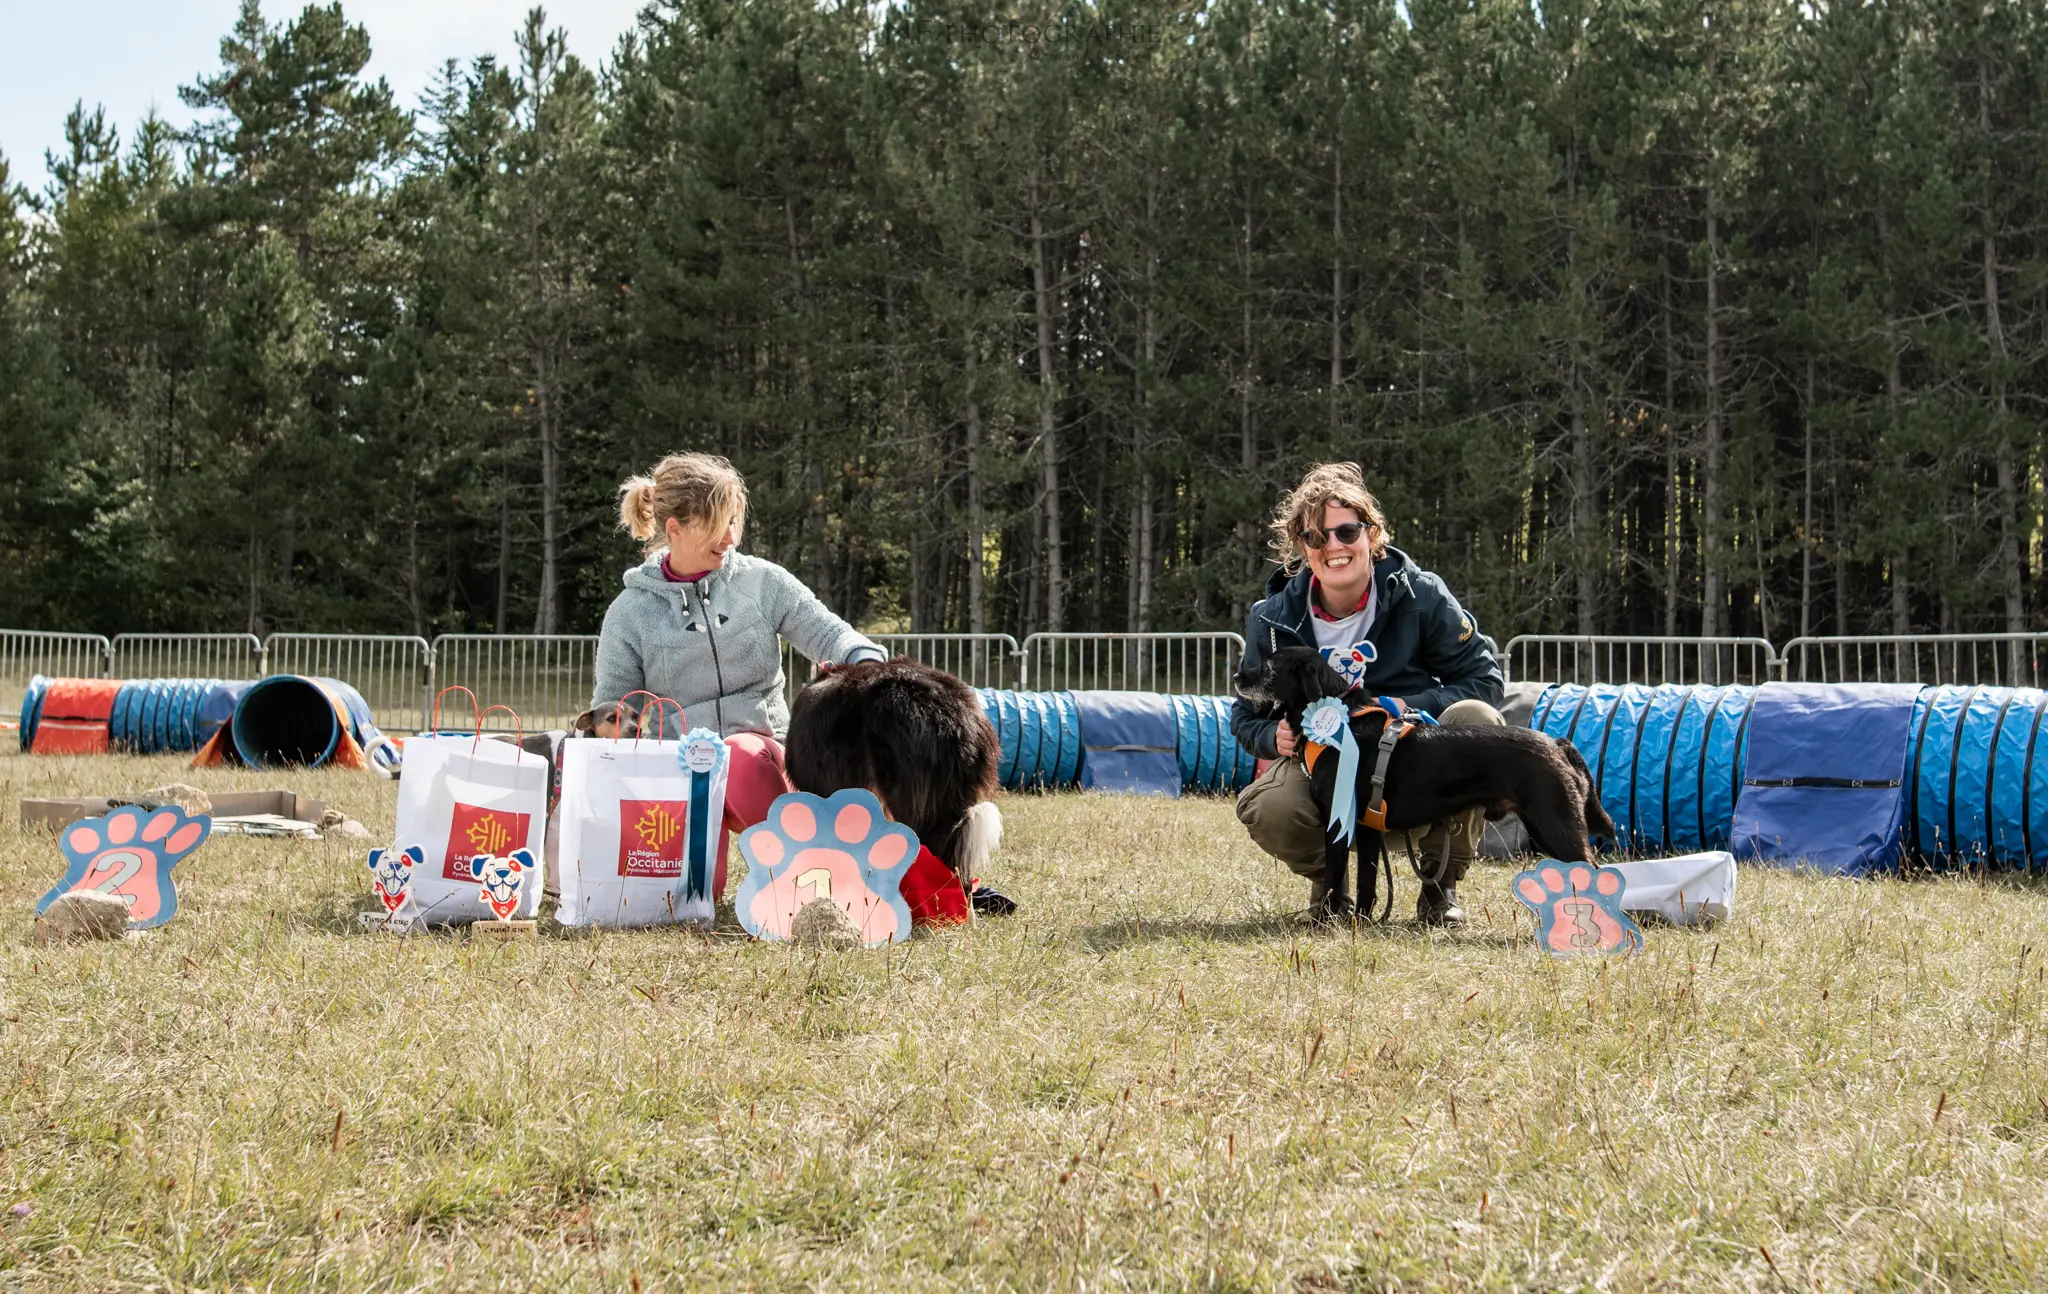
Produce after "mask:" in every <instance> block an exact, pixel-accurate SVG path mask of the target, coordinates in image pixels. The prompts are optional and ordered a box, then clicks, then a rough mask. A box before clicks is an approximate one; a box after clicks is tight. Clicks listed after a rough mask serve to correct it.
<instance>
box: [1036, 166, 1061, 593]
mask: <svg viewBox="0 0 2048 1294" xmlns="http://www.w3.org/2000/svg"><path fill="white" fill-rule="evenodd" d="M1048 241H1049V236H1048V235H1047V234H1046V231H1045V210H1044V202H1043V200H1042V197H1041V191H1040V187H1039V174H1038V168H1037V167H1036V166H1035V165H1034V166H1033V167H1032V171H1031V289H1032V295H1033V297H1034V299H1035V301H1036V305H1037V311H1036V313H1037V316H1038V441H1039V450H1040V452H1041V454H1042V458H1041V460H1040V461H1041V462H1042V464H1043V469H1044V470H1043V474H1042V476H1041V478H1040V488H1041V489H1042V490H1043V491H1044V493H1045V499H1044V508H1045V621H1046V628H1047V630H1049V631H1050V632H1053V633H1058V632H1060V630H1061V628H1062V627H1063V626H1064V624H1065V622H1066V575H1065V572H1064V571H1063V570H1062V569H1061V563H1060V557H1061V548H1060V539H1061V534H1060V445H1059V425H1058V420H1059V388H1058V387H1057V385H1055V383H1054V379H1053V363H1052V342H1053V337H1052V291H1053V285H1052V269H1051V266H1050V264H1049V263H1048V253H1047V250H1046V243H1047V242H1048Z"/></svg>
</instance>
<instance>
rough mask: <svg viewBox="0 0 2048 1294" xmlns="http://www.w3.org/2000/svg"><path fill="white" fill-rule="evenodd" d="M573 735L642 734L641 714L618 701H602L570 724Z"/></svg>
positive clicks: (614, 735)
mask: <svg viewBox="0 0 2048 1294" xmlns="http://www.w3.org/2000/svg"><path fill="white" fill-rule="evenodd" d="M569 735H570V736H572V737H612V738H617V737H637V736H639V735H640V715H639V713H638V712H636V711H634V710H629V709H627V708H626V707H624V706H622V705H620V704H619V703H618V702H617V701H602V702H599V703H598V704H597V705H594V706H592V707H591V708H590V709H588V710H585V711H584V712H583V713H582V714H579V715H577V716H576V722H574V723H572V724H570V725H569Z"/></svg>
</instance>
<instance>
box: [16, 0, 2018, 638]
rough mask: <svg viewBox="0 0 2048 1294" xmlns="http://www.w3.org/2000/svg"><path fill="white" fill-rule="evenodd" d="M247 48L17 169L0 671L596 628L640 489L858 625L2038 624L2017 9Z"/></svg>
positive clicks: (840, 13)
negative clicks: (603, 49)
mask: <svg viewBox="0 0 2048 1294" xmlns="http://www.w3.org/2000/svg"><path fill="white" fill-rule="evenodd" d="M375 38H376V33H375V32H374V31H368V30H365V29H364V27H362V26H361V25H358V24H356V23H355V22H353V21H352V20H351V18H350V17H349V15H348V13H347V12H346V11H345V10H344V8H343V7H342V6H341V5H338V4H336V5H328V6H325V7H322V6H317V5H316V6H313V7H308V8H306V9H304V10H303V11H301V12H296V13H285V12H264V11H262V10H260V9H259V8H258V6H257V3H256V0H247V3H245V5H244V8H243V10H242V14H241V18H240V20H239V22H238V23H237V24H236V26H235V28H234V30H233V31H232V32H229V33H226V34H224V36H223V38H222V40H221V43H220V62H219V65H218V67H217V68H214V69H213V70H211V71H208V72H206V73H204V74H202V75H200V76H199V77H197V78H196V80H195V81H194V82H193V83H192V84H189V85H185V86H183V87H182V88H181V89H180V93H181V94H182V96H183V98H184V101H185V102H186V103H187V104H188V105H189V106H190V107H191V109H192V110H193V112H194V124H193V125H191V126H190V127H189V128H187V127H173V126H172V125H170V124H167V123H166V122H164V121H162V120H156V119H151V120H143V121H113V120H109V119H107V117H106V116H105V114H103V113H101V112H99V111H97V110H95V109H94V108H93V106H92V105H91V104H90V103H84V104H81V105H80V107H79V109H78V110H77V111H75V112H74V113H73V114H72V115H71V116H70V118H69V119H68V120H67V121H66V122H65V125H64V136H65V141H66V142H65V144H64V146H63V147H62V148H61V149H59V150H56V151H55V152H53V153H52V154H51V155H50V156H49V157H48V158H47V159H45V158H34V159H31V158H24V157H8V158H4V159H0V195H4V197H0V624H4V625H7V626H9V627H14V628H32V629H67V630H87V631H95V632H103V633H113V632H119V631H136V630H150V629H157V630H179V631H192V632H197V631H242V630H245V629H246V630H248V631H250V632H254V633H258V634H263V633H268V632H272V631H277V630H305V631H323V630H331V631H349V632H358V633H372V632H389V633H403V634H420V635H426V636H431V635H434V634H438V633H453V632H501V633H522V634H523V633H587V632H592V631H594V630H595V627H596V625H597V622H598V620H599V618H600V617H601V615H602V613H603V610H604V607H605V605H606V604H607V603H608V602H609V601H610V600H611V598H612V596H613V595H614V594H615V593H616V591H617V589H618V587H619V574H620V572H621V571H622V570H623V569H624V568H625V567H626V566H627V565H628V564H630V563H631V562H632V561H633V560H634V559H635V545H634V543H633V541H632V540H631V539H630V538H629V537H627V536H626V535H624V534H623V533H621V532H620V530H619V529H618V525H617V509H616V502H615V499H616V490H617V487H618V484H619V482H620V481H621V480H623V479H624V478H625V477H626V476H628V475H629V474H632V473H634V472H640V471H645V470H646V469H647V468H648V467H649V466H650V465H651V464H652V463H653V462H654V461H655V460H656V459H657V458H658V457H660V456H661V455H663V454H665V453H668V452H671V451H674V450H681V449H704V450H711V451H715V452H718V453H723V454H725V455H727V456H729V457H730V458H732V459H733V461H734V462H735V463H736V464H737V465H738V466H739V467H740V468H741V470H742V471H743V472H744V473H745V474H746V477H747V480H748V484H749V489H750V491H751V494H752V504H751V509H750V513H749V523H748V531H747V539H746V547H747V548H748V549H749V550H750V551H753V552H757V553H760V554H762V555H764V556H767V557H770V558H773V559H775V560H777V561H779V562H782V563H783V564H784V565H786V566H788V567H790V568H791V569H792V570H793V571H795V572H796V573H797V574H798V575H800V576H801V577H803V578H804V579H805V580H806V581H807V582H808V583H809V584H810V585H811V586H812V587H813V588H814V589H815V590H817V592H818V593H819V594H820V596H822V597H823V598H824V599H825V600H826V602H827V603H828V604H830V605H831V606H832V607H833V608H834V609H835V610H838V611H840V612H841V613H842V614H844V615H846V616H847V617H848V618H849V619H852V620H854V621H855V622H856V623H859V624H863V625H866V626H868V627H871V628H891V629H902V630H912V629H914V630H920V631H990V632H993V631H1005V632H1010V633H1015V634H1019V635H1021V634H1023V633H1027V632H1033V631H1040V630H1055V629H1057V630H1077V631H1120V630H1138V629H1158V630H1181V629H1190V630H1191V629H1205V628H1227V629H1238V628H1242V626H1243V623H1244V615H1245V611H1246V608H1247V606H1248V604H1249V603H1250V601H1251V600H1253V599H1254V598H1255V597H1257V596H1259V595H1260V594H1261V592H1262V590H1263V587H1264V583H1265V579H1266V576H1267V573H1268V572H1269V571H1270V569H1271V564H1270V556H1271V553H1270V550H1269V548H1268V544H1267V541H1268V532H1267V521H1268V519H1269V516H1270V513H1271V511H1272V508H1273V506H1274V504H1275V503H1276V501H1277V500H1278V498H1279V496H1280V495H1281V494H1282V493H1283V492H1284V491H1285V490H1286V489H1287V488H1288V487H1289V486H1290V485H1291V484H1292V483H1293V482H1294V481H1295V480H1296V479H1298V477H1299V476H1300V473H1301V471H1302V470H1303V468H1304V467H1305V466H1307V465H1308V464H1310V463H1313V462H1318V461H1324V460H1328V459H1354V460H1356V461H1358V462H1360V463H1361V464H1362V465H1363V466H1364V468H1365V471H1366V475H1367V479H1368V481H1369V482H1370V483H1371V484H1372V486H1373V488H1374V489H1375V491H1376V492H1377V493H1378V495H1379V497H1380V499H1381V501H1382V503H1383V504H1384V506H1385V508H1386V510H1387V513H1388V516H1389V519H1390V521H1391V523H1392V527H1393V531H1394V542H1395V543H1396V544H1397V545H1398V546H1400V547H1402V548H1403V549H1405V550H1407V551H1408V552H1410V553H1411V554H1412V555H1413V556H1415V558H1416V559H1417V560H1418V561H1419V562H1420V563H1421V564H1422V565H1424V566H1426V567H1428V568H1430V569H1433V570H1435V571H1437V572H1438V573H1440V574H1441V575H1443V576H1444V578H1445V579H1446V580H1447V581H1448V582H1449V584H1450V586H1451V587H1452V589H1453V590H1454V591H1456V593H1457V594H1458V596H1459V597H1460V599H1461V600H1462V601H1463V602H1464V603H1465V604H1466V605H1467V606H1468V607H1469V608H1471V609H1472V610H1473V611H1474V613H1475V615H1476V616H1477V618H1478V620H1479V621H1480V624H1481V626H1482V628H1484V629H1485V630H1487V631H1488V632H1490V633H1492V634H1493V635H1494V636H1495V637H1497V638H1500V639H1503V640H1504V639H1505V638H1506V637H1507V636H1508V635H1510V634H1514V633H1534V632H1571V633H1602V634H1637V635H1654V634H1682V635H1692V634H1704V635H1730V634H1747V635H1761V636H1764V637H1768V638H1771V639H1772V640H1774V641H1783V640H1785V639H1787V638H1790V637H1792V636H1795V635H1798V634H1802V633H1811V634H1825V633H1853V634H1864V633H1892V632H1995V631H2009V630H2025V629H2030V628H2034V627H2036V626H2038V625H2040V624H2041V620H2042V618H2041V615H2040V609H2041V608H2042V606H2043V605H2044V600H2048V556H2044V551H2043V527H2044V518H2043V508H2044V480H2043V463H2044V449H2048V147H2044V140H2043V126H2042V122H2043V120H2044V108H2048V102H2044V100H2048V0H1995V2H1990V3H1987V2H1986V0H1862V2H1851V0H1541V2H1540V3H1538V2H1537V0H1401V2H1399V3H1397V2H1396V0H1209V2H1208V3H1198V4H1197V5H1196V7H1193V8H1181V7H1177V6H1173V5H1166V4H1161V3H1154V2H1153V0H1092V2H1091V0H1068V2H1067V3H1064V4H1061V3H1057V2H1056V0H1049V2H1048V4H1047V6H1046V7H1043V8H1040V9H1030V8H1017V9H1015V10H1011V9H997V8H994V7H990V6H988V5H986V4H974V3H966V2H963V0H907V2H906V3H894V4H869V3H843V2H837V0H656V3H654V4H652V5H650V6H649V7H648V8H647V9H646V10H645V11H644V12H643V14H642V16H641V18H640V20H639V22H638V23H637V25H636V26H635V27H634V29H633V30H631V31H630V32H629V33H627V34H626V36H624V37H623V38H622V39H621V40H620V42H619V44H618V45H617V46H616V48H615V49H614V51H613V52H612V54H611V55H610V56H609V57H607V58H606V59H604V60H603V62H602V64H601V65H600V66H590V65H587V64H585V63H582V62H580V61H579V60H578V59H576V58H575V57H573V56H571V55H569V54H568V53H567V50H566V45H565V40H564V36H563V34H562V32H561V31H560V30H559V29H558V28H557V27H556V26H555V24H554V20H553V19H551V18H550V17H549V16H548V15H547V14H545V13H543V12H542V11H541V10H538V9H536V10H534V11H533V12H532V13H531V14H530V15H529V16H528V17H527V19H526V21H525V24H524V26H523V29H522V30H521V32H520V33H519V36H518V40H517V51H518V52H517V54H516V57H514V58H512V59H511V60H510V61H509V62H504V63H501V62H499V61H496V60H494V59H491V58H477V59H473V60H470V61H468V62H454V63H450V64H448V65H447V66H446V68H445V69H444V71H443V72H442V74H441V75H440V77H439V78H438V79H437V81H436V83H435V85H434V86H433V88H432V89H431V90H430V91H429V92H428V93H427V94H426V95H425V96H424V98H423V99H422V100H421V101H420V102H418V103H413V104H407V103H402V102H399V101H398V100H397V98H396V97H395V96H394V94H393V93H392V91H391V90H390V89H389V88H388V87H387V86H386V85H385V84H383V83H382V82H380V81H377V80H374V79H370V78H367V77H366V76H365V75H364V68H365V66H366V65H367V63H368V60H369V55H370V51H371V48H372V42H373V41H374V40H375Z"/></svg>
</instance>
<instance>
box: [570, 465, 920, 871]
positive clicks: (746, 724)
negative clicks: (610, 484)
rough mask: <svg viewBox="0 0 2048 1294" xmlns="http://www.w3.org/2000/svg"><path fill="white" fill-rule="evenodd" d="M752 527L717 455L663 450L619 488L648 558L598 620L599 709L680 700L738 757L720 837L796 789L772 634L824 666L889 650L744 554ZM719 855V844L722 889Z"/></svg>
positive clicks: (673, 732) (625, 516)
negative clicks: (648, 695) (745, 535)
mask: <svg viewBox="0 0 2048 1294" xmlns="http://www.w3.org/2000/svg"><path fill="white" fill-rule="evenodd" d="M746 519H747V487H746V483H745V482H744V481H742V480H741V479H740V474H739V473H738V472H737V471H735V470H734V468H733V465H732V464H731V463H729V462H727V461H726V460H725V459H723V458H720V457H718V456H717V455H715V454H671V455H669V456H668V457H667V458H664V459H662V460H661V461H660V462H659V463H657V464H655V465H654V469H653V470H652V471H651V472H649V473H648V474H647V475H645V476H635V477H631V478H629V479H628V480H627V481H626V482H625V483H624V484H622V485H620V486H619V525H620V527H621V528H622V529H624V530H626V531H628V532H630V533H631V534H632V536H633V537H634V538H635V539H637V540H639V541H640V542H641V544H642V545H643V546H644V547H645V550H646V554H647V555H646V560H645V561H643V562H642V563H641V564H640V565H638V566H635V567H633V568H631V569H630V570H628V571H627V572H626V575H625V585H626V587H625V588H624V590H622V591H621V592H620V594H619V596H618V597H616V598H614V599H613V600H612V605H611V608H610V609H609V610H608V611H606V612H605V616H604V628H603V629H602V630H601V631H600V633H599V636H598V642H597V689H596V692H595V694H594V695H593V697H592V698H591V704H592V706H593V707H595V706H597V705H601V704H603V703H604V702H607V701H619V700H622V699H624V698H625V697H626V696H628V695H630V694H631V693H634V692H642V691H645V692H652V693H654V695H656V696H662V697H669V698H671V699H673V700H674V701H676V702H677V703H678V704H680V705H681V706H682V707H683V713H684V715H685V717H686V718H687V719H688V722H689V724H690V726H691V727H706V728H715V729H717V730H718V731H719V733H720V734H721V735H723V736H724V737H725V738H726V743H727V745H728V746H729V747H730V749H731V752H732V762H731V765H730V767H729V771H728V773H727V778H726V791H725V827H726V831H727V832H728V833H730V832H733V831H739V830H743V829H745V828H747V827H750V826H752V825H754V824H755V823H757V822H760V821H762V820H763V819H764V818H766V817H767V816H768V806H769V805H770V804H772V803H773V802H774V800H775V797H776V796H778V795H781V794H782V793H783V792H785V791H787V790H789V789H790V786H789V779H788V777H787V775H786V774H785V773H784V772H783V757H782V743H781V738H782V736H783V734H784V733H785V732H787V731H788V728H789V704H788V702H787V701H785V700H784V699H783V686H784V679H783V675H782V650H781V643H780V642H779V639H784V638H786V639H788V640H789V642H790V643H791V644H792V645H793V646H794V647H795V648H796V649H797V650H798V651H800V652H802V653H803V654H804V655H806V656H808V657H810V658H811V659H812V660H814V661H818V662H820V663H824V662H835V663H839V664H850V663H852V662H854V661H859V660H880V659H882V658H883V657H884V656H885V655H887V653H885V652H884V651H883V650H882V649H881V648H880V647H877V646H876V645H875V644H874V643H872V642H870V641H869V640H868V639H866V638H865V637H863V636H862V635H861V634H860V633H859V632H858V631H857V630H855V629H854V628H853V627H852V626H851V625H849V624H847V623H846V622H845V621H844V620H841V619H840V618H839V617H838V616H835V615H833V614H832V612H831V611H829V610H827V609H826V607H825V604H824V603H822V602H820V601H819V600H818V598H817V596H816V595H815V594H813V593H812V592H811V591H810V590H809V589H808V588H806V587H804V584H803V581H801V580H799V579H797V577H796V576H794V575H791V574H790V573H789V572H788V571H786V570H784V569H783V568H782V567H780V566H777V565H776V564H775V563H774V562H771V561H767V560H766V559H764V558H760V557H754V556H751V555H749V554H747V553H743V552H741V551H740V550H739V544H740V535H741V532H742V531H743V530H744V528H745V526H746ZM664 724H665V728H666V731H665V732H663V733H662V734H660V735H663V736H667V737H671V738H673V737H679V736H681V735H682V733H681V730H680V728H679V727H678V726H677V725H676V722H675V717H674V714H673V712H670V713H669V714H668V715H667V717H666V718H665V720H664ZM648 735H649V736H653V735H656V734H653V733H650V734H648ZM725 855H726V847H725V840H724V839H723V838H721V839H720V841H719V845H718V850H717V853H716V855H715V856H716V857H717V859H718V877H717V881H716V885H717V888H718V890H719V891H720V892H721V893H722V892H723V891H724V889H725Z"/></svg>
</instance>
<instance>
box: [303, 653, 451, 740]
mask: <svg viewBox="0 0 2048 1294" xmlns="http://www.w3.org/2000/svg"><path fill="white" fill-rule="evenodd" d="M264 647H265V653H266V655H267V657H268V660H269V666H270V670H269V672H270V673H273V674H306V675H311V676H313V677H315V678H333V679H340V680H341V681H342V682H344V683H346V684H348V685H349V686H350V687H352V688H354V689H355V690H356V691H358V692H360V693H362V696H363V700H364V701H366V702H368V703H369V706H370V717H371V719H372V720H373V721H374V722H375V723H376V725H377V726H378V727H379V728H382V729H383V730H385V731H386V732H418V731H419V730H420V729H421V728H423V727H425V726H426V722H427V705H428V702H429V700H430V699H431V696H432V693H431V691H430V689H431V688H432V687H433V684H434V650H433V648H431V647H429V646H428V645H427V640H426V639H424V638H414V637H412V636H410V635H407V634H272V635H270V638H269V640H268V641H267V642H266V643H265V644H264Z"/></svg>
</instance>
